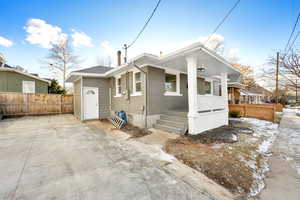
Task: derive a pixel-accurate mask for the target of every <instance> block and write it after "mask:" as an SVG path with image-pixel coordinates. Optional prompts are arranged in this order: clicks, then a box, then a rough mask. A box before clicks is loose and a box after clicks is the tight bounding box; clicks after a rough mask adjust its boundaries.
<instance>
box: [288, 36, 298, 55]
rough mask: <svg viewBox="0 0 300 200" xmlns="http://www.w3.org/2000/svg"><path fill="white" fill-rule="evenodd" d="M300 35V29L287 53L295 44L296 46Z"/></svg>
mask: <svg viewBox="0 0 300 200" xmlns="http://www.w3.org/2000/svg"><path fill="white" fill-rule="evenodd" d="M299 35H300V31H298V33H297V35H296V36H295V38H294V40H293V42H292V44H291V45H290V48H289V49H288V51H287V52H286V53H288V52H289V51H290V50H291V49H292V48H293V46H294V44H295V41H296V40H297V38H298V36H299Z"/></svg>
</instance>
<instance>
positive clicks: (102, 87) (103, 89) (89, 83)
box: [82, 77, 110, 119]
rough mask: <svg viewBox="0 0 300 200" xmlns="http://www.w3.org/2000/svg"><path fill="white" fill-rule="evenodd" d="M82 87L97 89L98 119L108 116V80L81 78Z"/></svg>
mask: <svg viewBox="0 0 300 200" xmlns="http://www.w3.org/2000/svg"><path fill="white" fill-rule="evenodd" d="M82 85H83V87H97V88H98V94H99V118H100V119H102V118H107V117H109V116H110V105H109V104H110V102H109V79H107V78H90V77H83V83H82Z"/></svg>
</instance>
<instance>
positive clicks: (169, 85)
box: [165, 73, 177, 92]
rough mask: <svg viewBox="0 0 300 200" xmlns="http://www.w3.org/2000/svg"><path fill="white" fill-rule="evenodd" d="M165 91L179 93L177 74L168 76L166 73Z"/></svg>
mask: <svg viewBox="0 0 300 200" xmlns="http://www.w3.org/2000/svg"><path fill="white" fill-rule="evenodd" d="M165 90H166V92H176V91H177V83H176V75H175V74H167V73H166V81H165Z"/></svg>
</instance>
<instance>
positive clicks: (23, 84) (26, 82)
mask: <svg viewBox="0 0 300 200" xmlns="http://www.w3.org/2000/svg"><path fill="white" fill-rule="evenodd" d="M28 83H30V84H32V83H33V91H24V90H25V87H24V86H25V84H28ZM22 93H29V94H35V81H25V80H22Z"/></svg>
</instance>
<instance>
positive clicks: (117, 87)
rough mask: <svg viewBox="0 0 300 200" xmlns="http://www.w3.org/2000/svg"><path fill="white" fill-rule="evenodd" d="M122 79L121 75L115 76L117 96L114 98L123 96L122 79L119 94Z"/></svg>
mask: <svg viewBox="0 0 300 200" xmlns="http://www.w3.org/2000/svg"><path fill="white" fill-rule="evenodd" d="M119 79H121V75H118V76H115V84H116V95H115V96H114V97H121V96H122V79H121V85H120V87H121V93H119V90H118V89H119V85H118V80H119Z"/></svg>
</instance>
